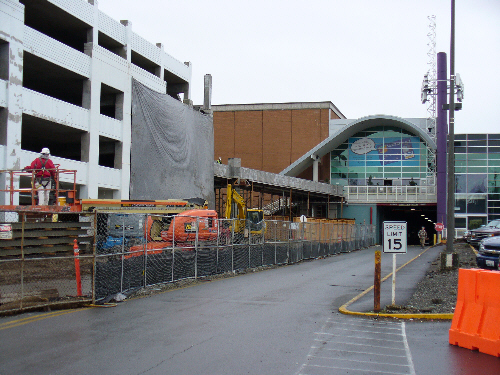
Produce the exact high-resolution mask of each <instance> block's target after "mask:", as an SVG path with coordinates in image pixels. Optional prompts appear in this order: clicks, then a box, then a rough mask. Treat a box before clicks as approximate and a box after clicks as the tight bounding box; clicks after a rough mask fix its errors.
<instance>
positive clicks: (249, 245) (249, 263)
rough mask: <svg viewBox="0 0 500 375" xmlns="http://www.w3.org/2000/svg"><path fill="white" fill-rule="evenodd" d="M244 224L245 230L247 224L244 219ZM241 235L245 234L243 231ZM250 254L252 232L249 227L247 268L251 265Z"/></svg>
mask: <svg viewBox="0 0 500 375" xmlns="http://www.w3.org/2000/svg"><path fill="white" fill-rule="evenodd" d="M244 223H245V228H246V226H247V224H248V223H247V221H246V219H245V221H244ZM243 233H245V229H243ZM251 254H252V230H251V228H250V226H249V227H248V268H250V267H251V265H252V262H251V259H252V256H251Z"/></svg>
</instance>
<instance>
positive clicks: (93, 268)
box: [92, 211, 97, 305]
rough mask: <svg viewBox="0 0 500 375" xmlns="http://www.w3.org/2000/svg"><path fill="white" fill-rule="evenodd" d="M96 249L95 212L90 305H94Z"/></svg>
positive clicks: (95, 218) (95, 219) (95, 213)
mask: <svg viewBox="0 0 500 375" xmlns="http://www.w3.org/2000/svg"><path fill="white" fill-rule="evenodd" d="M96 247H97V211H94V245H93V246H92V253H93V257H92V258H93V259H92V304H93V305H95V277H96V275H95V272H96V261H97V254H96Z"/></svg>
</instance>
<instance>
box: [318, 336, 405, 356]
mask: <svg viewBox="0 0 500 375" xmlns="http://www.w3.org/2000/svg"><path fill="white" fill-rule="evenodd" d="M344 337H346V336H344ZM313 341H319V342H324V341H325V340H319V339H314V340H313ZM337 344H344V345H358V346H367V347H370V348H381V349H391V350H401V351H402V352H406V350H405V349H399V348H391V347H390V346H380V345H369V344H357V343H352V342H343V341H339V342H337Z"/></svg>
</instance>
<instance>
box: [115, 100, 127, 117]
mask: <svg viewBox="0 0 500 375" xmlns="http://www.w3.org/2000/svg"><path fill="white" fill-rule="evenodd" d="M124 100H125V94H123V93H120V94H116V99H115V119H116V120H119V121H123V117H124V116H123V113H124V107H123V106H124Z"/></svg>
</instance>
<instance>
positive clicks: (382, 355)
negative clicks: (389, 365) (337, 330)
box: [312, 346, 407, 358]
mask: <svg viewBox="0 0 500 375" xmlns="http://www.w3.org/2000/svg"><path fill="white" fill-rule="evenodd" d="M312 348H313V349H321V350H328V351H331V352H346V351H348V352H349V353H356V354H370V355H378V356H381V357H395V358H407V356H406V355H395V354H378V353H370V352H358V351H356V350H345V349H329V348H321V347H319V346H316V347H314V346H313V347H312ZM376 348H380V346H376ZM391 349H392V348H391Z"/></svg>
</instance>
